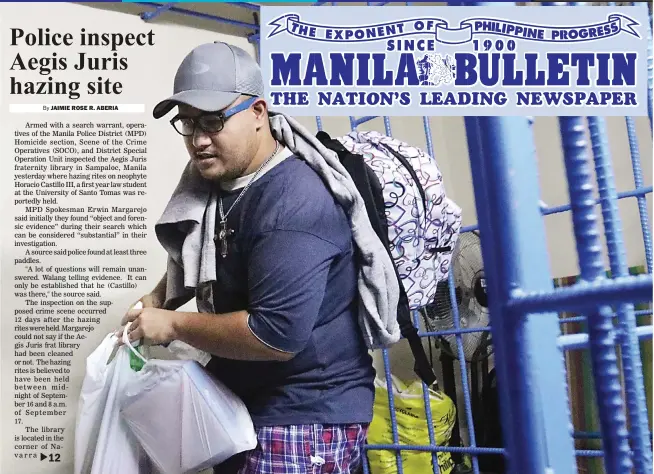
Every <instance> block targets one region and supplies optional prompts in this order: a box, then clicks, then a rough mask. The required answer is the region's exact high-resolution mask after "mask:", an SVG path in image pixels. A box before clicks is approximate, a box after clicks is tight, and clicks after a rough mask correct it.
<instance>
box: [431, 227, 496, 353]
mask: <svg viewBox="0 0 654 474" xmlns="http://www.w3.org/2000/svg"><path fill="white" fill-rule="evenodd" d="M450 270H451V271H452V277H453V279H454V295H455V298H456V300H455V304H456V307H457V309H458V312H459V327H460V328H461V329H464V330H469V329H482V331H476V332H465V333H463V334H461V339H462V345H463V354H464V358H465V361H466V362H477V361H479V360H480V359H483V358H485V357H488V356H489V355H490V354H491V353H492V346H491V337H490V331H489V330H488V326H489V322H490V319H489V313H488V298H487V296H486V278H485V276H484V266H483V261H482V257H481V242H480V240H479V235H478V234H477V233H476V232H465V233H462V234H461V235H459V238H458V239H457V244H456V247H455V248H454V252H453V253H452V266H451V268H450ZM452 277H450V278H452ZM450 278H448V280H444V281H443V282H441V283H440V284H439V285H438V287H437V289H436V296H435V298H434V303H432V304H431V305H428V306H426V307H425V308H423V310H422V313H423V319H424V321H425V326H426V329H427V330H428V331H429V332H437V331H447V330H453V329H454V314H453V311H452V299H451V296H450V294H451V292H450V283H451V281H452V280H451V279H450ZM484 329H485V330H484ZM438 345H439V347H440V349H441V350H443V351H445V352H447V353H448V354H449V355H450V356H451V357H453V358H455V359H458V358H459V354H458V350H457V345H456V335H454V334H447V335H442V336H439V343H438Z"/></svg>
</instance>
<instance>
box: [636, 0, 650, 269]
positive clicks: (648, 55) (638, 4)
mask: <svg viewBox="0 0 654 474" xmlns="http://www.w3.org/2000/svg"><path fill="white" fill-rule="evenodd" d="M648 3H649V2H632V3H631V4H632V5H634V6H640V7H641V8H646V9H647V13H648V18H649V21H648V22H647V115H648V116H649V129H650V133H651V132H652V82H653V77H652V76H653V73H652V13H651V10H650V9H649V6H648ZM650 271H651V270H650Z"/></svg>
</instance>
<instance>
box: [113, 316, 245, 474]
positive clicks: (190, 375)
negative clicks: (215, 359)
mask: <svg viewBox="0 0 654 474" xmlns="http://www.w3.org/2000/svg"><path fill="white" fill-rule="evenodd" d="M128 328H129V324H128V325H127V327H125V331H124V332H123V341H124V342H125V347H126V348H128V347H129V348H130V349H131V350H133V347H132V346H131V344H130V341H129V339H128V337H127V330H128ZM134 354H135V355H137V356H138V357H139V358H141V359H143V361H144V363H145V365H144V366H143V368H142V369H141V370H140V371H139V372H138V373H137V374H136V377H134V378H132V379H131V380H130V382H129V386H128V387H127V390H126V392H125V397H124V398H123V399H122V401H121V414H122V416H123V419H124V420H125V422H126V423H127V425H128V426H129V428H130V429H131V431H132V433H133V434H134V436H135V437H136V438H137V439H138V440H139V442H140V443H141V445H142V446H143V448H144V449H145V450H146V451H147V453H148V455H149V457H150V459H151V461H152V463H153V464H154V465H155V466H156V467H157V468H158V469H159V471H160V472H161V473H162V474H191V473H197V472H199V471H201V470H203V469H207V468H210V467H213V466H215V465H218V464H220V463H221V462H223V461H224V460H226V459H227V458H229V457H231V456H233V455H235V454H237V453H240V452H243V451H248V450H250V449H254V448H255V447H256V445H257V436H256V433H255V431H254V426H253V424H252V419H251V418H250V414H249V413H248V411H247V408H246V407H245V404H244V403H243V401H242V400H241V399H240V398H238V397H237V396H236V395H235V394H234V393H233V392H232V391H231V390H229V389H228V388H227V387H226V386H225V385H223V384H222V383H221V382H219V381H218V380H216V379H215V378H214V377H213V376H211V375H210V374H209V372H207V371H206V370H205V369H204V368H203V367H202V366H201V365H200V363H198V362H197V361H195V360H155V359H151V360H146V359H145V358H143V357H142V356H141V354H139V353H138V352H137V351H135V350H134Z"/></svg>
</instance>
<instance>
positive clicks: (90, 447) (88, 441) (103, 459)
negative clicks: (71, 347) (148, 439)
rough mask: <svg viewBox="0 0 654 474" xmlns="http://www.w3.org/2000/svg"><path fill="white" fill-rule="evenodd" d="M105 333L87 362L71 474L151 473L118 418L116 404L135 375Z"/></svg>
mask: <svg viewBox="0 0 654 474" xmlns="http://www.w3.org/2000/svg"><path fill="white" fill-rule="evenodd" d="M117 341H118V338H117V337H116V336H114V335H113V333H112V334H109V335H108V336H106V337H105V339H104V340H103V341H102V343H101V344H100V346H99V347H98V348H97V349H96V350H95V351H94V352H93V353H92V354H91V356H89V358H88V359H87V367H86V376H85V379H84V382H83V385H82V394H81V396H80V402H79V405H78V418H77V428H76V433H75V474H151V473H152V472H153V471H152V469H151V468H150V466H151V464H150V461H149V459H148V457H147V453H146V452H145V451H144V450H143V448H142V447H141V446H140V444H139V442H138V440H137V439H136V438H135V437H134V435H133V434H132V432H131V431H130V430H129V428H128V427H127V425H126V424H125V421H124V420H123V419H122V418H121V417H120V402H121V398H122V397H123V394H124V392H125V390H126V387H127V385H128V384H129V383H130V381H131V380H132V379H133V378H134V377H135V376H136V374H137V372H135V371H134V370H133V369H132V368H131V367H130V361H129V350H130V349H128V348H127V347H124V346H123V347H120V348H119V349H118V351H117V353H116V356H115V357H114V358H113V360H112V361H111V362H110V363H109V364H108V365H107V360H108V359H109V357H110V356H111V353H112V350H113V349H114V347H115V343H116V342H117Z"/></svg>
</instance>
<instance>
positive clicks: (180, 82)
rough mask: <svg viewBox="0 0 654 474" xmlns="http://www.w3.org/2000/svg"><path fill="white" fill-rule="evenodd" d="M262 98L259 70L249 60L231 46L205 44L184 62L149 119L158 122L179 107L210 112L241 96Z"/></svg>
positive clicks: (245, 55) (252, 59) (244, 53)
mask: <svg viewBox="0 0 654 474" xmlns="http://www.w3.org/2000/svg"><path fill="white" fill-rule="evenodd" d="M263 94H264V91H263V78H262V77H261V68H260V67H259V65H258V64H257V62H256V61H255V60H254V58H252V56H250V55H249V54H248V53H246V52H245V51H244V50H243V49H241V48H239V47H237V46H233V45H231V44H227V43H223V42H219V41H216V42H214V43H205V44H201V45H200V46H198V47H196V48H195V49H193V51H191V52H190V53H189V54H188V55H187V56H186V57H185V58H184V60H183V61H182V64H180V66H179V68H178V69H177V74H175V83H174V86H173V95H172V96H170V97H168V98H167V99H165V100H162V101H161V102H159V103H158V104H157V105H156V106H155V107H154V110H153V111H152V115H154V118H157V119H158V118H161V117H163V116H164V115H166V114H167V113H168V112H170V111H171V109H172V108H173V107H175V106H176V105H179V104H186V105H190V106H191V107H195V108H196V109H199V110H202V111H205V112H213V111H218V110H221V109H224V108H225V107H227V106H228V105H229V104H231V103H232V102H234V101H235V100H236V99H237V98H238V97H239V96H241V95H251V96H256V97H262V96H263Z"/></svg>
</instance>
